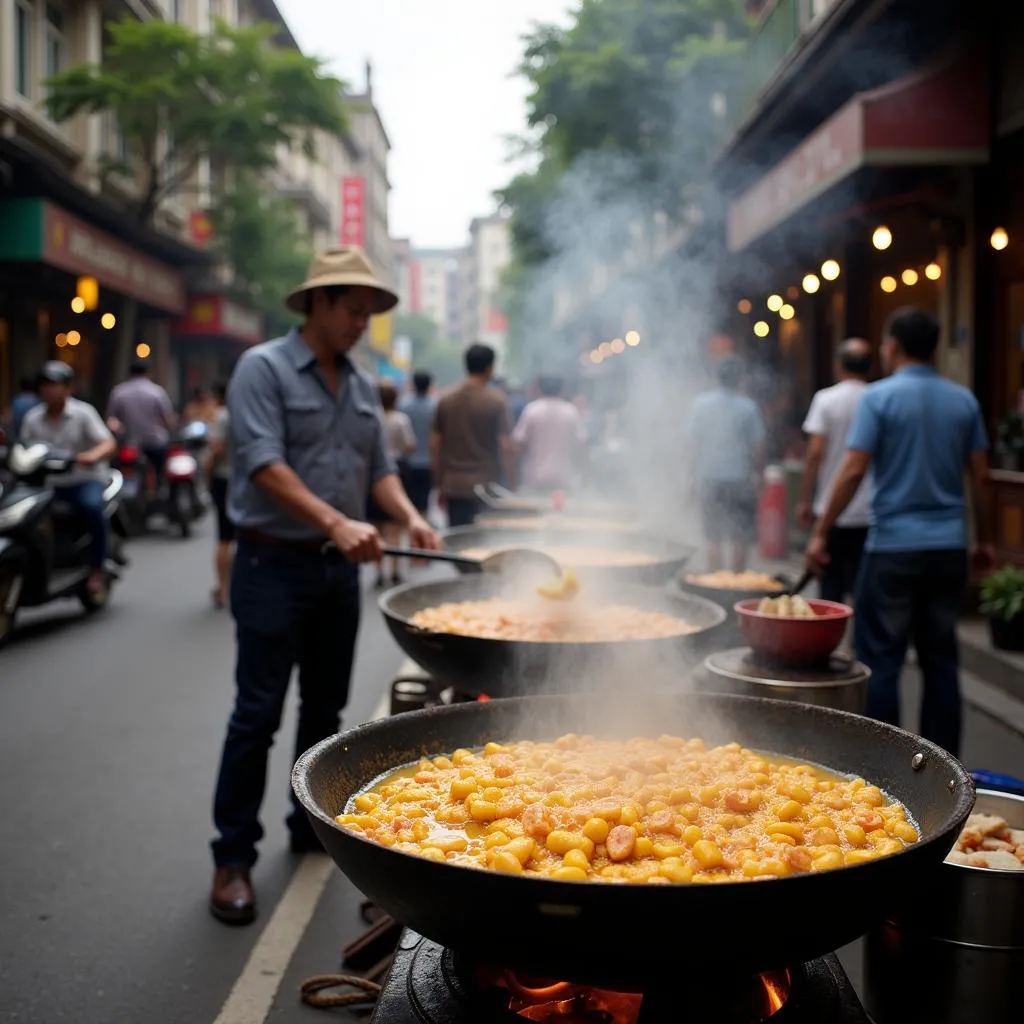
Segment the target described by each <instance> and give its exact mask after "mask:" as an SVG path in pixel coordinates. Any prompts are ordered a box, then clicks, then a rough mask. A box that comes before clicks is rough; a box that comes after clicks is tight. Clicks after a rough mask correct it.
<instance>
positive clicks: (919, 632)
mask: <svg viewBox="0 0 1024 1024" xmlns="http://www.w3.org/2000/svg"><path fill="white" fill-rule="evenodd" d="M938 343H939V325H938V323H937V322H936V321H935V319H934V318H933V317H932V316H930V315H929V314H928V313H925V312H923V311H922V310H919V309H912V308H905V309H901V310H898V311H897V312H896V313H894V314H893V315H892V316H891V317H890V318H889V320H888V322H887V324H886V327H885V338H884V341H883V343H882V363H883V367H884V368H885V369H886V370H887V371H888V372H889V373H890V376H889V377H888V378H886V379H885V380H882V381H879V382H878V383H876V384H872V385H869V386H868V388H867V389H866V390H865V391H864V394H863V397H862V398H861V400H860V404H859V406H858V408H857V413H856V416H855V417H854V422H853V428H852V430H851V432H850V437H849V440H848V441H847V449H848V450H847V452H846V456H845V457H844V459H843V463H842V466H841V467H840V470H839V474H838V476H837V478H836V482H835V486H834V487H833V489H832V493H831V496H830V497H829V499H828V503H827V506H826V508H825V511H824V513H823V514H822V516H821V517H820V518H819V519H818V521H817V523H816V524H815V527H814V533H813V535H812V537H811V541H810V544H809V545H808V548H807V561H808V565H809V566H810V567H812V568H814V569H816V570H818V571H821V570H824V569H825V568H827V566H828V564H829V560H830V558H831V552H830V551H829V546H828V544H829V536H830V534H831V531H832V529H833V527H835V525H836V524H837V523H838V522H839V517H840V516H841V515H842V513H843V511H844V510H845V509H846V508H847V507H848V506H849V505H850V503H851V502H852V501H853V499H854V496H855V495H856V494H857V491H858V489H859V488H860V486H861V484H862V482H863V480H864V478H865V476H866V475H867V473H868V471H869V469H870V470H871V471H872V472H873V474H874V484H873V489H872V497H871V527H870V530H869V533H868V541H867V547H866V551H865V554H864V559H863V561H862V563H861V569H860V576H859V578H858V581H857V588H856V597H855V601H854V611H855V618H854V646H855V648H856V651H857V656H858V657H859V658H860V659H861V660H862V661H863V662H864V663H865V664H866V665H867V667H868V668H869V669H871V682H870V684H869V689H868V706H867V713H868V714H869V715H870V716H871V717H872V718H877V719H879V720H880V721H883V722H889V723H891V724H893V725H898V724H899V720H900V701H899V682H900V674H901V672H902V670H903V664H904V660H905V657H906V653H907V645H908V643H909V642H911V641H912V642H913V644H914V648H915V650H916V651H917V659H918V665H919V666H920V669H921V674H922V676H923V677H924V695H923V698H922V701H921V717H920V726H919V731H920V734H921V735H922V736H924V737H925V738H926V739H929V740H932V741H934V742H935V743H937V744H939V746H941V747H944V748H945V749H946V750H948V751H950V752H951V753H953V754H956V753H958V752H959V750H960V732H961V717H962V708H961V698H960V679H959V665H958V654H959V652H958V647H957V637H956V621H957V617H958V615H959V612H960V609H961V607H962V603H963V598H964V591H965V590H966V587H967V582H968V556H967V547H968V537H967V522H966V510H967V501H966V494H965V488H964V475H965V471H966V472H968V473H969V475H970V479H971V483H972V491H973V498H974V507H975V521H976V524H977V533H978V541H979V545H978V550H977V552H976V562H977V564H978V565H979V566H981V565H990V564H991V562H992V549H991V545H990V544H989V528H990V522H989V506H988V490H987V484H988V456H987V454H986V452H987V448H988V442H987V439H986V436H985V427H984V424H983V423H982V418H981V410H980V409H979V407H978V401H977V399H976V398H975V397H974V395H973V394H972V393H971V392H970V391H968V390H967V388H964V387H961V386H960V385H959V384H954V383H953V382H952V381H949V380H945V379H944V378H942V377H941V376H940V375H939V373H938V371H937V370H936V368H935V365H934V359H935V352H936V349H937V347H938Z"/></svg>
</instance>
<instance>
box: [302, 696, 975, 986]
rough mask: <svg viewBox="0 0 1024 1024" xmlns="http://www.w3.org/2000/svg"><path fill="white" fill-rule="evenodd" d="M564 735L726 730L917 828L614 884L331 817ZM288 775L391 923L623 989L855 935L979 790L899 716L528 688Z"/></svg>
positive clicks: (918, 867) (364, 740)
mask: <svg viewBox="0 0 1024 1024" xmlns="http://www.w3.org/2000/svg"><path fill="white" fill-rule="evenodd" d="M568 731H575V732H581V733H584V732H591V733H594V734H596V735H613V734H614V735H619V736H625V737H628V736H631V735H653V736H658V735H661V734H662V733H664V732H669V733H676V734H679V735H683V736H701V737H702V738H703V739H705V740H706V741H708V742H709V743H721V742H727V741H733V740H737V741H739V742H741V743H743V744H745V745H747V746H749V747H752V748H756V749H760V750H764V751H769V752H775V753H781V754H788V755H792V756H793V757H795V758H799V759H800V760H806V761H814V762H818V763H820V764H823V765H827V766H829V767H831V768H833V769H835V770H839V771H844V772H851V773H856V774H857V775H861V776H863V777H864V778H865V779H868V780H870V781H871V782H873V783H877V784H878V785H880V786H882V788H883V789H884V790H885V791H887V792H888V793H889V794H890V795H891V796H893V797H894V798H896V799H897V800H900V801H902V802H903V804H904V805H905V806H906V807H907V808H908V810H909V812H910V814H911V815H912V816H913V818H914V820H915V821H916V822H917V824H918V826H919V827H920V829H921V841H920V842H919V843H917V844H916V845H914V846H912V847H909V848H908V849H907V850H906V851H904V852H903V853H900V854H896V855H895V856H892V857H887V858H884V859H881V860H877V861H872V862H868V863H866V864H863V865H858V866H855V867H849V868H842V869H839V870H836V871H828V872H822V873H815V874H806V875H794V876H790V877H788V878H782V879H774V880H772V881H765V882H735V883H725V884H717V885H692V884H691V885H673V886H654V885H621V884H620V885H614V884H608V883H601V882H577V883H573V882H559V881H554V880H550V879H542V878H531V877H528V876H522V875H520V876H511V875H501V874H497V873H494V872H490V871H483V870H479V869H473V868H464V867H458V866H456V865H452V864H445V863H443V862H442V863H438V862H435V861H429V860H424V859H423V858H420V857H415V856H412V855H409V854H404V853H399V852H397V851H395V850H393V849H389V848H387V847H383V846H378V845H376V844H375V843H373V842H371V841H370V840H368V839H364V838H360V837H358V836H356V835H354V834H352V833H350V832H346V831H345V830H344V829H342V828H340V827H339V826H337V825H335V823H334V816H335V815H336V814H338V813H340V812H342V811H343V810H344V809H345V806H346V804H347V803H348V801H349V798H350V797H351V796H353V794H355V793H357V792H358V791H360V790H361V789H363V788H364V787H366V786H367V784H368V783H370V782H371V781H372V780H374V779H376V778H377V777H378V776H379V775H381V774H383V773H385V772H387V771H388V770H390V769H392V768H395V767H397V766H399V765H403V764H406V763H408V762H410V761H415V760H417V759H418V758H419V757H421V756H423V755H427V756H433V755H437V754H440V753H442V752H450V751H452V750H454V749H456V748H458V747H479V746H480V745H482V744H483V743H484V742H486V741H488V740H507V739H523V738H529V739H551V738H554V737H557V736H558V735H560V734H562V733H564V732H568ZM918 755H922V756H921V758H918ZM915 765H916V767H915ZM292 784H293V786H294V788H295V792H296V793H297V795H298V798H299V800H301V802H302V803H303V805H304V806H305V808H306V810H307V811H308V813H309V816H310V819H311V821H312V823H313V827H314V829H315V830H316V833H317V835H318V836H319V837H320V840H321V841H322V842H323V844H324V846H325V848H326V849H327V851H328V853H329V854H330V855H331V856H332V857H333V858H334V860H335V861H336V863H337V864H338V866H339V867H340V868H341V870H342V871H343V872H344V873H345V874H346V875H347V876H348V877H349V878H350V879H351V880H352V882H353V883H354V884H355V885H356V886H357V887H358V888H359V889H361V890H362V891H363V892H364V893H365V894H366V895H367V896H368V897H369V898H370V899H371V900H373V902H374V903H376V904H377V905H378V906H380V907H382V908H383V909H384V910H386V911H387V912H388V913H390V914H391V915H392V916H393V917H395V918H396V919H397V920H399V921H401V922H403V923H404V924H406V925H408V926H409V927H411V928H413V929H415V930H416V931H418V932H420V933H421V934H423V935H426V936H427V937H429V938H431V939H434V940H436V941H437V942H441V943H443V944H444V945H446V946H449V947H451V948H453V949H456V950H461V951H465V952H466V953H468V954H471V955H473V956H475V957H477V958H478V959H480V960H483V961H486V962H489V963H492V964H495V965H499V966H503V967H510V968H514V969H518V970H521V971H524V972H529V973H532V974H533V975H535V976H539V977H544V978H557V979H559V980H562V979H564V980H570V981H580V982H590V983H596V984H604V985H615V986H618V987H621V988H627V989H628V988H642V986H643V983H644V981H645V980H649V979H650V978H651V977H652V976H658V974H659V972H671V973H670V974H669V975H668V976H670V977H673V978H677V977H679V975H680V974H681V973H682V972H686V973H687V974H689V975H694V974H698V975H701V976H702V977H707V976H709V975H710V976H714V975H721V974H723V973H725V974H732V975H736V974H740V973H741V974H753V973H758V972H762V971H767V970H775V969H779V968H782V967H785V966H788V965H792V964H795V963H798V962H803V961H805V960H808V959H811V958H813V957H816V956H820V955H821V954H823V953H825V952H828V951H831V950H834V949H836V948H838V947H839V946H842V945H843V944H845V943H847V942H850V941H852V940H853V939H855V938H856V937H857V936H859V935H862V934H863V933H864V932H865V931H867V929H868V928H869V926H871V925H873V924H875V923H876V922H878V921H880V920H882V919H883V918H884V916H885V914H886V913H887V912H888V911H889V910H890V909H891V908H892V907H893V905H894V903H896V902H898V900H897V899H896V897H898V896H901V895H902V896H905V895H906V893H907V892H908V891H911V890H913V889H914V888H918V889H920V888H924V887H926V886H927V885H928V884H929V879H930V878H931V877H932V875H931V871H932V869H935V868H937V867H938V866H939V865H940V864H941V862H942V860H943V858H944V857H945V856H946V854H947V853H948V852H949V850H950V848H951V847H952V845H953V842H954V840H955V839H956V836H957V834H958V832H959V829H960V827H961V825H962V824H963V822H964V821H965V819H966V818H967V815H968V813H969V812H970V809H971V806H972V805H973V803H974V786H973V783H972V782H971V779H970V776H969V775H968V774H967V772H966V771H965V770H964V768H963V767H962V766H961V765H960V763H959V762H958V761H957V760H956V759H955V758H953V756H952V755H950V754H947V753H946V752H945V751H943V750H941V749H939V748H938V747H936V746H935V745H934V744H932V743H928V742H927V741H925V740H922V739H919V738H918V737H916V736H912V735H911V734H909V733H906V732H903V731H902V730H900V729H896V728H894V727H892V726H889V725H883V724H881V723H878V722H874V721H872V720H870V719H866V718H861V717H859V716H856V715H851V714H847V713H845V712H841V711H833V710H830V709H826V708H818V707H811V706H808V705H802V704H794V703H788V702H782V701H769V700H760V699H757V698H752V697H730V696H697V695H693V694H688V695H678V694H677V695H659V696H654V695H646V694H645V695H644V696H643V697H642V699H638V698H637V696H636V695H622V696H620V697H619V698H618V699H617V700H616V701H614V702H612V701H609V700H608V699H602V700H600V701H597V700H593V699H588V698H586V697H582V696H574V697H546V696H545V697H528V698H522V699H513V700H499V701H489V702H485V703H471V704H455V705H450V706H447V707H442V708H434V709H430V710H427V711H417V712H411V713H408V714H404V715H399V716H397V717H395V718H389V719H383V720H381V721H378V722H373V723H371V724H369V725H365V726H362V727H360V728H358V729H353V730H352V731H350V732H346V733H342V734H340V735H338V736H332V737H331V738H330V739H327V740H324V741H323V742H322V743H320V744H318V745H317V746H315V747H313V748H312V749H311V750H309V751H307V752H306V753H305V754H303V755H302V757H301V758H299V760H298V762H297V764H296V765H295V768H294V770H293V772H292Z"/></svg>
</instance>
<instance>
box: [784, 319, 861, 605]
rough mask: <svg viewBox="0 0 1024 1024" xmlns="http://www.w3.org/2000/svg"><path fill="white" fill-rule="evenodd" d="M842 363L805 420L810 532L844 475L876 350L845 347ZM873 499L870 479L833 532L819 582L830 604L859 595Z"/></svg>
mask: <svg viewBox="0 0 1024 1024" xmlns="http://www.w3.org/2000/svg"><path fill="white" fill-rule="evenodd" d="M836 362H837V367H836V372H837V376H838V378H839V380H838V383H836V384H833V385H832V387H830V388H823V389H822V390H821V391H819V392H818V393H817V394H816V395H815V396H814V398H813V399H812V400H811V407H810V409H809V410H808V412H807V418H806V419H805V420H804V427H803V429H804V433H805V434H807V455H806V457H805V459H804V475H803V481H802V483H801V489H800V500H799V501H798V502H797V506H796V514H797V520H798V521H799V522H800V524H801V525H802V526H804V527H807V528H810V527H812V526H813V525H814V521H815V519H817V518H818V517H819V516H821V515H822V513H824V511H825V505H826V503H827V501H828V496H829V495H830V494H831V493H832V487H833V485H834V484H835V481H836V476H837V475H838V474H839V467H840V466H841V465H842V462H843V456H844V455H845V454H846V439H847V438H848V437H849V436H850V428H851V427H852V426H853V418H854V414H855V413H856V412H857V406H858V405H859V404H860V400H861V398H862V397H863V395H864V391H865V390H866V388H867V386H868V376H869V375H870V373H871V363H872V359H871V346H870V345H869V344H868V343H867V342H866V341H864V340H863V339H862V338H850V339H849V340H848V341H844V342H843V344H842V345H841V346H840V347H839V353H838V359H837V361H836ZM870 499H871V482H870V480H869V479H868V478H865V479H864V481H863V483H861V485H860V487H858V488H857V493H856V494H855V495H854V496H853V500H852V501H851V502H850V504H849V505H848V506H847V507H846V509H845V510H844V511H843V514H842V515H841V516H840V517H839V518H838V519H837V520H836V525H835V526H833V527H832V529H831V531H829V535H828V552H829V561H828V564H827V565H826V566H825V567H824V569H822V571H821V576H820V578H819V580H818V588H819V591H820V595H821V598H822V600H824V601H839V602H843V601H845V600H846V599H847V597H848V596H849V595H851V594H852V593H853V590H854V586H855V584H856V582H857V572H858V570H859V569H860V561H861V556H862V555H863V553H864V545H865V543H866V542H867V539H868V518H869V507H868V506H869V502H870Z"/></svg>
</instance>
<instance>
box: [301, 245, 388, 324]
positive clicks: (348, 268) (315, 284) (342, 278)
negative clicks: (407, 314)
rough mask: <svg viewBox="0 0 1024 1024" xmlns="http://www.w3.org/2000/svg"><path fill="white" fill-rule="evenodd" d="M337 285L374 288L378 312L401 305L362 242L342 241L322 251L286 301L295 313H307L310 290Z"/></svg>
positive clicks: (376, 311) (384, 311) (376, 310)
mask: <svg viewBox="0 0 1024 1024" xmlns="http://www.w3.org/2000/svg"><path fill="white" fill-rule="evenodd" d="M334 285H349V286H351V287H357V286H359V287H363V288H371V289H373V291H374V292H375V293H376V297H377V306H376V309H375V310H374V312H375V313H386V312H387V311H388V310H389V309H394V308H395V306H397V305H398V296H397V295H396V294H395V293H394V292H393V291H392V290H391V289H390V288H388V286H387V285H385V284H384V283H383V282H382V281H381V280H380V278H378V277H377V274H376V273H375V272H374V269H373V264H372V263H371V262H370V260H369V258H368V257H367V255H366V253H365V252H363V250H362V249H361V248H360V247H359V246H358V245H339V246H337V247H335V248H333V249H328V250H327V251H326V252H322V253H319V254H318V255H317V256H316V257H315V258H314V260H313V263H312V264H311V266H310V268H309V274H308V275H307V276H306V280H305V281H303V282H302V284H300V285H299V287H298V288H296V289H295V290H294V291H293V292H292V293H291V294H290V295H289V296H288V298H287V299H286V300H285V304H286V305H287V306H288V308H289V309H290V310H292V311H293V312H295V313H305V312H306V302H305V298H304V296H305V294H306V292H308V291H311V290H312V289H314V288H329V287H331V286H334Z"/></svg>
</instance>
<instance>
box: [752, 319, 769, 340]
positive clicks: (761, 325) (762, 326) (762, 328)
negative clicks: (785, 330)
mask: <svg viewBox="0 0 1024 1024" xmlns="http://www.w3.org/2000/svg"><path fill="white" fill-rule="evenodd" d="M769 331H771V327H769V326H768V321H767V320H758V321H757V323H756V324H754V333H755V334H756V335H757V336H758V337H759V338H767V337H768V332H769Z"/></svg>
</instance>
